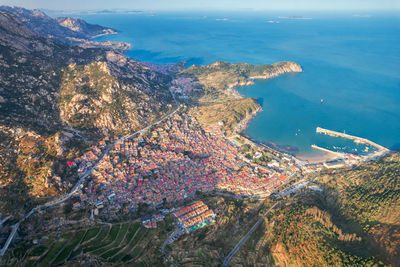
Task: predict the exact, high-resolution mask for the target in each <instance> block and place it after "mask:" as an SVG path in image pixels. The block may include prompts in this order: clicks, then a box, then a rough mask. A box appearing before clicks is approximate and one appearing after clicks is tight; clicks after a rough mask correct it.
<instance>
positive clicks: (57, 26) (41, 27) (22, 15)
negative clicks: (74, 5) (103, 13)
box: [0, 6, 132, 50]
mask: <svg viewBox="0 0 400 267" xmlns="http://www.w3.org/2000/svg"><path fill="white" fill-rule="evenodd" d="M0 12H5V13H7V14H10V15H12V16H13V17H14V18H15V19H16V20H18V21H19V22H21V23H22V24H23V25H24V26H25V27H26V28H27V29H29V30H30V31H32V32H34V33H36V34H38V35H40V36H41V37H44V38H46V39H48V40H52V41H55V42H57V43H60V44H64V45H79V46H81V47H84V48H95V47H102V48H108V49H118V50H127V49H130V48H131V47H132V46H131V45H130V44H128V43H123V42H98V41H92V40H91V39H92V38H95V37H98V36H101V35H107V34H116V33H117V31H116V30H114V29H112V28H108V27H103V26H100V25H94V24H89V23H87V22H86V21H84V20H81V19H75V18H66V17H61V18H55V19H54V18H51V17H49V16H47V15H46V14H45V13H44V12H42V11H40V10H37V9H33V10H29V9H25V8H21V7H15V6H13V7H9V6H0Z"/></svg>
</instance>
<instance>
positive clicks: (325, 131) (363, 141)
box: [316, 127, 389, 151]
mask: <svg viewBox="0 0 400 267" xmlns="http://www.w3.org/2000/svg"><path fill="white" fill-rule="evenodd" d="M316 132H317V133H322V134H326V135H329V136H333V137H342V138H346V139H350V140H354V142H359V143H361V144H368V145H370V146H373V147H375V148H377V149H378V150H379V151H389V149H387V148H386V147H384V146H381V145H379V144H377V143H375V142H372V141H370V140H368V139H365V138H361V137H357V136H354V135H350V134H345V133H340V132H335V131H332V130H328V129H324V128H321V127H317V129H316Z"/></svg>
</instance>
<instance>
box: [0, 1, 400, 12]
mask: <svg viewBox="0 0 400 267" xmlns="http://www.w3.org/2000/svg"><path fill="white" fill-rule="evenodd" d="M0 5H14V6H21V7H25V8H29V9H33V8H38V9H53V10H98V9H133V10H155V11H157V10H160V11H161V10H171V11H173V10H382V9H391V10H393V9H400V0H0Z"/></svg>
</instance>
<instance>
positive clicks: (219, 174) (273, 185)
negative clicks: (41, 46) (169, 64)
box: [73, 114, 299, 213]
mask: <svg viewBox="0 0 400 267" xmlns="http://www.w3.org/2000/svg"><path fill="white" fill-rule="evenodd" d="M114 139H115V138H114ZM106 141H107V140H102V141H101V145H102V146H105V142H106ZM95 151H97V148H94V149H93V151H90V152H87V153H86V154H85V156H84V157H83V158H82V157H81V158H79V159H77V161H78V162H80V163H79V170H78V171H80V172H82V171H84V168H86V166H87V165H88V164H89V165H90V161H91V160H93V158H94V157H93V156H92V154H94V155H95V154H96V152H95ZM83 159H86V160H83ZM82 160H83V161H82ZM73 164H76V163H73ZM296 171H297V172H299V169H294V171H292V172H287V171H286V172H285V173H283V172H280V171H279V169H278V168H268V167H261V166H257V165H255V164H249V163H247V162H246V161H244V160H243V159H242V157H240V152H239V147H238V146H237V145H235V144H234V143H233V142H231V141H229V139H226V138H225V137H224V135H223V133H222V132H221V129H220V125H215V126H214V127H209V128H207V129H204V130H203V129H202V128H201V127H200V126H199V124H198V123H197V121H196V119H195V118H194V117H191V116H189V115H185V114H182V115H175V116H174V117H172V118H170V119H168V120H167V121H166V122H165V125H158V127H156V128H155V129H154V131H150V132H149V133H147V134H145V135H143V136H141V135H140V136H137V137H133V138H129V139H126V140H122V139H121V140H119V141H117V142H116V144H115V145H114V147H113V148H112V149H111V150H110V152H109V153H108V154H106V155H105V156H104V157H103V159H102V160H101V161H100V162H99V164H98V165H97V166H96V167H95V169H94V170H93V172H92V178H93V179H91V180H90V181H89V182H88V184H87V186H86V187H85V188H84V190H83V191H82V193H81V195H80V197H81V202H82V203H75V204H76V205H84V204H86V205H94V206H95V209H96V210H99V209H103V210H104V211H106V210H122V211H123V212H130V211H134V210H135V209H137V208H138V206H139V205H140V204H146V205H148V206H151V207H153V208H157V207H161V206H162V205H163V204H164V203H171V202H174V201H179V200H183V199H186V198H190V197H193V196H194V195H195V193H196V192H204V193H207V192H210V191H213V190H219V191H224V192H229V193H232V194H234V195H236V196H239V197H243V196H245V197H251V198H255V199H262V198H265V197H267V196H268V195H269V194H271V192H273V191H274V190H276V189H278V188H279V187H281V186H282V185H283V184H284V183H285V182H286V180H287V179H288V177H289V175H294V173H295V172H296ZM96 213H97V211H96Z"/></svg>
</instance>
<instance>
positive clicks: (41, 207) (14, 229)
mask: <svg viewBox="0 0 400 267" xmlns="http://www.w3.org/2000/svg"><path fill="white" fill-rule="evenodd" d="M170 93H171V95H172V97H173V99H174V102H175V104H176V109H175V110H174V111H172V112H171V113H169V114H167V115H165V116H164V117H162V118H161V119H160V120H158V121H156V122H154V123H152V124H150V125H148V126H146V127H145V128H143V129H141V130H139V131H137V132H134V133H132V134H129V135H125V136H123V137H121V138H118V139H117V140H116V141H115V142H114V143H113V144H110V145H108V146H107V147H106V149H105V150H104V151H103V153H102V154H101V156H100V157H99V159H98V160H97V161H96V163H95V164H93V166H92V167H91V168H90V169H88V170H86V172H85V173H84V174H83V175H79V176H78V177H79V179H78V181H77V182H76V184H75V185H74V187H72V189H71V191H70V192H69V193H68V194H67V195H65V196H61V197H59V198H57V199H55V200H52V201H49V202H47V203H45V204H41V205H38V206H36V207H35V208H33V209H31V211H29V212H28V213H27V214H25V215H24V217H22V218H21V219H20V220H19V221H18V222H17V223H15V224H14V225H12V226H11V228H12V231H11V233H10V235H9V236H8V238H7V241H6V243H5V244H4V246H3V247H2V248H1V250H0V259H1V257H3V255H4V254H5V253H6V251H7V249H8V247H9V246H10V244H11V241H12V240H13V239H14V237H15V235H16V233H17V231H18V228H19V226H20V224H21V223H22V222H23V221H25V220H26V219H27V218H29V217H30V216H31V215H32V214H34V213H35V212H36V211H38V210H45V209H48V208H51V207H53V206H55V205H58V204H60V203H62V202H64V201H66V200H68V199H69V198H71V196H73V195H74V194H75V193H76V192H78V189H79V187H80V185H81V184H82V182H83V181H84V180H85V178H86V177H88V176H89V175H90V174H92V171H93V169H94V168H95V167H96V166H97V164H98V163H99V162H100V161H101V160H102V159H103V157H104V155H106V154H107V153H108V151H109V150H110V149H111V147H112V146H113V145H114V144H116V143H117V142H120V141H121V140H125V139H129V138H131V137H133V136H135V135H136V134H140V135H142V134H143V133H145V132H146V131H147V130H148V129H150V128H151V127H152V126H154V125H157V124H160V123H161V122H162V121H164V120H166V119H168V118H170V117H171V116H173V115H174V114H175V113H176V112H178V111H179V109H180V108H181V107H180V106H179V104H178V102H177V101H176V99H175V95H174V94H173V93H172V92H171V90H170Z"/></svg>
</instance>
